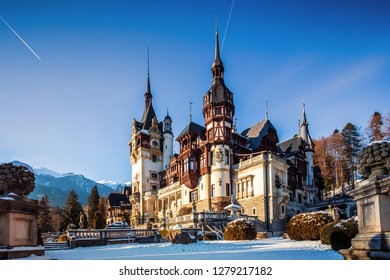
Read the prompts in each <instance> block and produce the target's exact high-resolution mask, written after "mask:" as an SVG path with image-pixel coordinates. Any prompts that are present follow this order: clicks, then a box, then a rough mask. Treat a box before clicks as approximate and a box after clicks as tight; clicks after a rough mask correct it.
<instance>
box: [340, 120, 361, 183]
mask: <svg viewBox="0 0 390 280" xmlns="http://www.w3.org/2000/svg"><path fill="white" fill-rule="evenodd" d="M341 137H342V152H343V156H344V158H345V159H346V162H347V167H348V171H347V174H348V179H349V180H348V182H349V185H350V186H352V187H355V174H356V157H357V155H358V153H359V151H360V149H361V135H360V129H359V128H358V127H357V126H356V125H354V124H352V123H347V124H346V125H345V126H344V128H343V130H342V131H341Z"/></svg>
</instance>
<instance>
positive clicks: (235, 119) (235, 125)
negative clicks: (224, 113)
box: [234, 118, 237, 133]
mask: <svg viewBox="0 0 390 280" xmlns="http://www.w3.org/2000/svg"><path fill="white" fill-rule="evenodd" d="M234 133H237V118H234Z"/></svg>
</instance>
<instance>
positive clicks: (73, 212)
mask: <svg viewBox="0 0 390 280" xmlns="http://www.w3.org/2000/svg"><path fill="white" fill-rule="evenodd" d="M81 214H84V211H83V208H82V207H81V204H80V202H79V198H78V195H77V193H76V192H75V191H74V190H71V191H70V192H69V194H68V197H67V198H66V203H65V206H64V208H63V213H62V221H61V225H60V230H61V231H62V230H64V229H66V227H67V226H68V225H71V224H72V225H74V226H75V227H76V228H78V227H79V219H80V215H81ZM84 220H85V219H84Z"/></svg>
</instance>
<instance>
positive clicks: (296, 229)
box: [287, 212, 333, 240]
mask: <svg viewBox="0 0 390 280" xmlns="http://www.w3.org/2000/svg"><path fill="white" fill-rule="evenodd" d="M331 222H333V218H332V216H331V215H330V214H328V213H326V212H316V213H302V214H298V215H296V216H294V217H292V218H291V220H290V221H289V222H288V223H287V234H288V236H289V237H290V239H292V240H319V239H320V232H321V229H322V228H323V227H324V226H325V225H326V224H328V223H331Z"/></svg>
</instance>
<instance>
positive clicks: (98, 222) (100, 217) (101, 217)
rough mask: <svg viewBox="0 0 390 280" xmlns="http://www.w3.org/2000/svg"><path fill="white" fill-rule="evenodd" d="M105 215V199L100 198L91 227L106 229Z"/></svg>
mask: <svg viewBox="0 0 390 280" xmlns="http://www.w3.org/2000/svg"><path fill="white" fill-rule="evenodd" d="M106 215H107V208H106V198H105V197H103V196H102V197H100V199H99V205H98V210H97V212H96V213H95V217H94V225H93V226H94V228H105V227H106Z"/></svg>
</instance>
